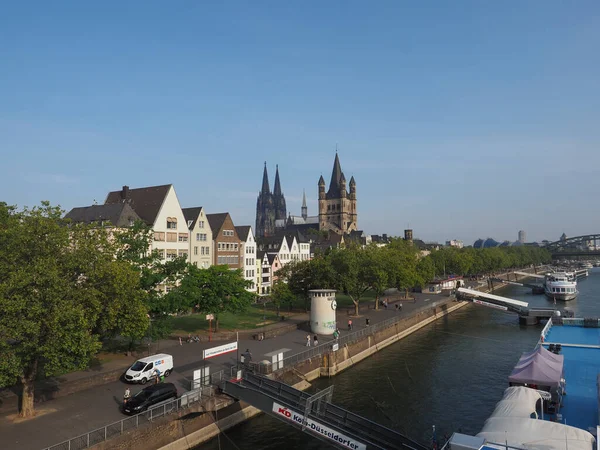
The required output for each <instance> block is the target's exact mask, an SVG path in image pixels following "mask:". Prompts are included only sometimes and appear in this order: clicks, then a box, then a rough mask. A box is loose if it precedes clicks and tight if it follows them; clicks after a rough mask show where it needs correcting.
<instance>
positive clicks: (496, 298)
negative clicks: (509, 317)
mask: <svg viewBox="0 0 600 450" xmlns="http://www.w3.org/2000/svg"><path fill="white" fill-rule="evenodd" d="M457 292H458V293H459V294H461V297H463V298H464V299H465V300H470V301H472V302H473V303H477V304H480V305H483V306H488V307H490V308H496V309H503V310H504V311H507V310H508V311H513V312H516V313H519V314H523V313H525V312H527V308H528V307H529V303H527V302H522V301H521V300H513V299H512V298H507V297H501V296H500V295H495V294H488V293H487V292H480V291H476V290H475V289H467V288H463V287H460V288H458V289H457ZM479 298H484V299H486V300H488V302H485V301H481V300H478V299H479Z"/></svg>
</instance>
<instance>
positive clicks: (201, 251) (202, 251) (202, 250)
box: [196, 247, 204, 255]
mask: <svg viewBox="0 0 600 450" xmlns="http://www.w3.org/2000/svg"><path fill="white" fill-rule="evenodd" d="M200 253H202V254H203V255H204V247H202V249H201V250H200ZM196 254H197V253H196Z"/></svg>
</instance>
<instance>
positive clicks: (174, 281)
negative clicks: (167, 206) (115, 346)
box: [115, 221, 189, 339]
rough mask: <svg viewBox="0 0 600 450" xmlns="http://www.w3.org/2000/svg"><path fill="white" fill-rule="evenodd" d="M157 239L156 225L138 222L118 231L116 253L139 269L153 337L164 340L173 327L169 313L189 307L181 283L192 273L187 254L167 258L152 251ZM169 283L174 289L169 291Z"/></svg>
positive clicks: (156, 251) (118, 257) (119, 258)
mask: <svg viewBox="0 0 600 450" xmlns="http://www.w3.org/2000/svg"><path fill="white" fill-rule="evenodd" d="M153 239H154V234H153V231H152V228H151V227H149V226H148V225H146V224H145V223H144V222H142V221H137V222H136V223H134V224H133V226H132V227H129V228H127V229H125V230H121V231H120V232H119V233H116V234H115V243H116V245H115V254H116V257H117V259H118V260H120V261H125V262H127V263H128V264H130V265H131V266H132V267H133V268H134V269H135V270H136V271H137V273H138V277H139V279H140V284H141V286H142V288H143V290H144V292H145V295H144V296H143V301H144V304H145V306H146V309H147V314H148V315H149V316H150V320H151V321H152V327H151V329H150V330H149V331H150V333H151V338H152V339H160V338H163V337H164V336H166V335H168V334H169V332H170V330H171V326H170V322H171V316H170V315H169V314H176V313H179V312H182V311H183V310H185V309H186V307H187V306H188V302H187V300H186V299H185V296H184V295H182V292H181V290H178V286H179V285H180V283H181V282H182V280H183V279H184V278H185V276H186V275H187V274H188V273H189V267H188V264H187V262H186V259H185V258H184V257H179V258H175V259H173V260H168V261H163V260H162V257H161V255H160V253H159V251H158V250H154V251H150V250H149V249H150V248H151V244H152V242H153ZM165 285H169V286H172V287H173V289H172V290H171V291H170V292H166V293H165V292H164V290H163V286H165Z"/></svg>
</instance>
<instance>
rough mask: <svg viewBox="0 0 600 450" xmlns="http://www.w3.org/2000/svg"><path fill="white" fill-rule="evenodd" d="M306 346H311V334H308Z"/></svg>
mask: <svg viewBox="0 0 600 450" xmlns="http://www.w3.org/2000/svg"><path fill="white" fill-rule="evenodd" d="M306 346H307V347H310V334H307V335H306Z"/></svg>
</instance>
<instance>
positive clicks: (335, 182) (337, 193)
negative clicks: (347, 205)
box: [326, 153, 346, 199]
mask: <svg viewBox="0 0 600 450" xmlns="http://www.w3.org/2000/svg"><path fill="white" fill-rule="evenodd" d="M342 180H343V181H344V182H345V181H346V177H344V173H343V172H342V166H341V165H340V158H339V157H338V154H337V153H336V154H335V161H334V162H333V170H332V171H331V181H330V182H329V190H328V191H327V195H326V198H328V199H329V198H340V197H341V192H342Z"/></svg>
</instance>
